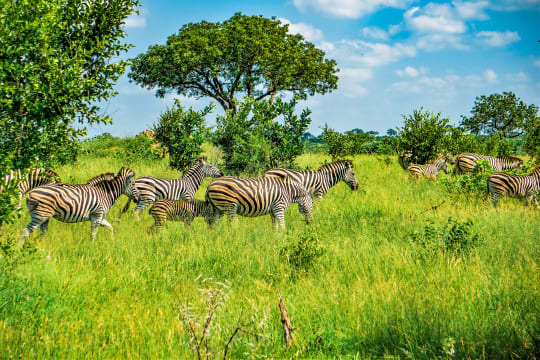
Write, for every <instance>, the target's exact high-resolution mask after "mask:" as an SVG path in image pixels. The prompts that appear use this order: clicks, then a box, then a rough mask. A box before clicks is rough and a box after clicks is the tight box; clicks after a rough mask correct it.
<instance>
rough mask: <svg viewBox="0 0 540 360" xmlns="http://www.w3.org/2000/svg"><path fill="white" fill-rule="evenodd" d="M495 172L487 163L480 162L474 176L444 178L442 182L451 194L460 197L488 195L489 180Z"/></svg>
mask: <svg viewBox="0 0 540 360" xmlns="http://www.w3.org/2000/svg"><path fill="white" fill-rule="evenodd" d="M494 172H495V170H493V168H492V167H491V166H490V165H489V163H488V162H487V161H485V160H478V161H477V163H476V165H475V167H474V169H473V172H472V174H470V175H462V176H455V177H453V178H442V179H441V180H440V181H441V183H442V184H443V185H444V186H445V187H446V189H447V190H448V192H450V193H454V194H458V195H459V194H464V193H465V194H467V196H470V195H471V193H476V194H486V191H487V187H486V182H487V179H488V177H489V176H490V175H491V174H493V173H494Z"/></svg>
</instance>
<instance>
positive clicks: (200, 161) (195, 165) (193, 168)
mask: <svg viewBox="0 0 540 360" xmlns="http://www.w3.org/2000/svg"><path fill="white" fill-rule="evenodd" d="M205 162H206V160H205V158H204V157H200V158H198V159H195V161H194V162H193V164H191V166H190V167H189V169H187V170H186V171H184V173H183V174H182V178H185V177H189V176H191V175H193V174H194V173H195V172H197V170H198V169H199V168H200V167H201V165H203V164H204V163H205Z"/></svg>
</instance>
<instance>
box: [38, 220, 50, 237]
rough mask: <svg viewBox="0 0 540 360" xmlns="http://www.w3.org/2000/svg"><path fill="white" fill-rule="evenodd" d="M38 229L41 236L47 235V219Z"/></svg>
mask: <svg viewBox="0 0 540 360" xmlns="http://www.w3.org/2000/svg"><path fill="white" fill-rule="evenodd" d="M39 229H40V230H41V233H42V234H43V236H48V235H49V219H47V220H45V221H44V222H43V223H42V224H41V225H40V226H39Z"/></svg>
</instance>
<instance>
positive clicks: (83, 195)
mask: <svg viewBox="0 0 540 360" xmlns="http://www.w3.org/2000/svg"><path fill="white" fill-rule="evenodd" d="M134 176H135V173H134V172H133V170H131V169H129V168H126V167H123V168H121V169H120V171H119V172H118V174H117V175H116V176H111V174H110V173H106V174H102V175H98V176H96V177H95V178H92V179H90V180H89V181H88V183H87V184H83V185H73V184H63V183H57V184H52V185H45V186H41V187H38V188H36V189H34V190H32V191H30V193H29V194H28V197H27V199H26V205H27V207H28V211H29V212H30V217H31V221H30V223H29V224H28V225H27V226H26V228H25V229H24V230H23V233H22V237H23V238H26V237H28V236H29V235H30V234H31V233H32V232H33V231H34V230H35V229H37V228H38V227H39V228H40V229H41V231H42V233H43V234H44V235H47V232H48V226H49V220H50V218H51V217H54V218H55V219H56V220H60V221H62V222H67V223H75V222H82V221H88V220H90V221H91V222H92V224H91V227H90V238H91V239H92V240H94V238H95V237H96V233H97V228H98V226H100V225H101V226H105V227H107V228H109V229H110V230H111V231H112V230H113V228H112V226H111V225H110V224H109V223H108V222H107V220H105V216H106V215H107V212H108V211H109V209H110V208H111V206H112V205H113V204H114V202H115V201H116V199H117V198H118V197H120V195H122V194H126V195H128V196H134V197H138V193H137V188H136V187H135V185H134V181H133V177H134Z"/></svg>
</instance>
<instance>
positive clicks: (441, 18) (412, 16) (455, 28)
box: [403, 3, 467, 34]
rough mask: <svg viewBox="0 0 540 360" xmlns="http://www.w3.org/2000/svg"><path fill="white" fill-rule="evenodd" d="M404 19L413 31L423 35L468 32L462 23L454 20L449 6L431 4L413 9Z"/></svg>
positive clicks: (408, 11)
mask: <svg viewBox="0 0 540 360" xmlns="http://www.w3.org/2000/svg"><path fill="white" fill-rule="evenodd" d="M403 18H404V19H405V22H406V23H407V25H408V27H409V28H410V29H411V30H414V31H417V32H422V33H446V34H462V33H464V32H465V31H466V30H467V28H466V26H465V24H464V23H463V22H462V21H460V20H457V19H455V18H454V13H453V9H452V8H451V7H450V6H449V5H448V4H442V5H440V4H433V3H429V4H428V5H426V6H425V7H424V8H422V9H421V8H419V7H412V8H411V9H409V10H407V11H406V12H405V14H404V15H403Z"/></svg>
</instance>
